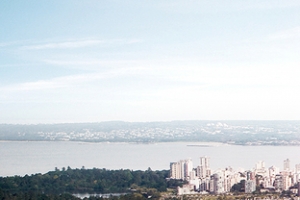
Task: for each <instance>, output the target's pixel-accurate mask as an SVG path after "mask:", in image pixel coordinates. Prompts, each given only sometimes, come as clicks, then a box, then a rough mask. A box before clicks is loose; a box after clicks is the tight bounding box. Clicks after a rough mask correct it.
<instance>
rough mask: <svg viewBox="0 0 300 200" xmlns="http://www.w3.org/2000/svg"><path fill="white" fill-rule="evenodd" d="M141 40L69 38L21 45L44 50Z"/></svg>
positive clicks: (27, 48)
mask: <svg viewBox="0 0 300 200" xmlns="http://www.w3.org/2000/svg"><path fill="white" fill-rule="evenodd" d="M138 42H141V40H139V39H129V40H125V39H115V40H99V39H85V40H70V41H63V42H48V43H41V44H34V45H25V46H22V47H21V49H23V50H44V49H73V48H83V47H91V46H97V45H101V44H133V43H138Z"/></svg>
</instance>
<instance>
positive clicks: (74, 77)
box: [0, 0, 300, 124]
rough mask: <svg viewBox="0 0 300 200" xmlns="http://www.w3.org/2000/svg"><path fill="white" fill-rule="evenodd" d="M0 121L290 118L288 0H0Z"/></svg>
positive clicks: (296, 59) (295, 8)
mask: <svg viewBox="0 0 300 200" xmlns="http://www.w3.org/2000/svg"><path fill="white" fill-rule="evenodd" d="M0 27H1V28H0V30H1V31H0V123H11V124H18V123H21V124H36V123H72V122H101V121H112V120H122V121H135V122H137V121H171V120H300V115H299V113H300V106H299V102H300V92H299V91H300V78H299V77H300V1H299V0H243V1H241V0H199V1H198V0H197V1H196V0H172V1H171V0H151V1H150V0H128V1H124V0H85V1H82V0H64V1H59V0H52V1H41V0H31V1H21V0H3V1H1V3H0Z"/></svg>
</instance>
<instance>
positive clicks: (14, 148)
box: [0, 141, 300, 176]
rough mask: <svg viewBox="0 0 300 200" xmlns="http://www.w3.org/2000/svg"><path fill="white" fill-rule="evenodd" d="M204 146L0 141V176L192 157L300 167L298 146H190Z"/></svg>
mask: <svg viewBox="0 0 300 200" xmlns="http://www.w3.org/2000/svg"><path fill="white" fill-rule="evenodd" d="M189 144H202V143H184V142H180V143H157V144H129V143H85V142H44V141H43V142H33V141H29V142H27V141H22V142H18V141H1V142H0V152H1V157H0V176H12V175H22V176H23V175H25V174H28V175H30V174H35V173H45V172H48V171H51V170H54V169H55V167H58V168H59V169H61V168H62V167H68V166H70V167H71V168H81V167H82V166H84V167H85V168H87V169H88V168H93V167H96V168H107V169H121V168H123V169H133V170H136V169H140V170H146V169H148V167H151V169H153V170H155V169H159V170H160V169H169V164H170V162H174V161H178V160H181V159H186V158H191V159H192V160H193V163H194V166H196V165H198V164H199V157H200V156H209V157H210V159H211V168H212V169H213V170H216V169H218V168H225V167H228V166H231V167H233V168H234V169H238V168H244V169H251V168H253V167H254V166H255V163H256V162H257V161H259V160H263V161H265V163H266V167H270V166H271V165H275V166H277V167H279V168H281V169H282V167H283V160H284V159H287V158H289V159H290V160H291V165H292V167H294V165H295V164H297V163H300V147H298V146H231V145H220V144H212V146H209V147H207V146H188V145H189Z"/></svg>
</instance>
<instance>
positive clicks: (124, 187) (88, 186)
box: [0, 167, 182, 199]
mask: <svg viewBox="0 0 300 200" xmlns="http://www.w3.org/2000/svg"><path fill="white" fill-rule="evenodd" d="M168 176H169V170H162V171H152V170H151V169H150V168H149V169H148V170H146V171H140V170H138V171H132V170H128V169H126V170H124V169H121V170H107V169H96V168H94V169H84V168H82V169H71V168H70V167H68V168H67V169H64V168H63V169H62V170H58V169H56V170H55V171H50V172H48V173H46V174H35V175H31V176H28V175H26V176H24V177H20V176H14V177H0V197H1V195H2V198H3V196H5V195H6V196H9V195H10V196H14V195H15V196H18V195H19V196H20V194H21V195H25V194H27V195H29V194H30V195H35V196H39V195H40V196H41V195H48V196H49V195H50V196H51V195H52V196H53V195H60V196H61V195H63V194H65V193H70V194H77V193H89V194H94V193H97V194H104V193H132V192H139V193H145V194H147V193H149V194H147V195H152V196H153V195H158V192H162V191H166V190H167V188H176V187H177V186H178V185H182V182H181V181H175V180H167V178H168ZM2 198H1V199H2ZM4 199H5V198H4ZM21 199H22V198H21Z"/></svg>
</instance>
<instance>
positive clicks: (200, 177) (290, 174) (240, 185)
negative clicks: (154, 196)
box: [170, 157, 300, 196]
mask: <svg viewBox="0 0 300 200" xmlns="http://www.w3.org/2000/svg"><path fill="white" fill-rule="evenodd" d="M170 178H171V179H180V180H186V181H188V184H186V185H184V186H183V187H181V188H178V194H192V193H202V194H223V193H229V192H230V191H231V190H232V189H233V190H242V191H244V192H245V193H252V192H254V191H256V190H260V191H261V192H264V191H265V192H267V191H268V192H281V191H287V190H290V191H291V192H293V193H296V194H298V191H299V194H298V196H300V184H298V182H299V181H300V164H297V165H296V167H295V169H293V170H292V169H291V167H290V160H289V159H286V160H284V162H283V170H281V171H280V170H279V168H278V167H275V166H271V167H269V168H267V167H265V163H264V162H263V161H259V162H258V163H256V165H255V167H254V168H253V169H251V170H247V171H242V172H241V171H234V170H233V169H232V168H231V167H228V168H226V169H219V170H216V171H212V170H211V168H210V158H209V157H200V163H199V165H198V166H197V167H195V168H194V167H193V162H192V160H191V159H186V160H180V161H178V162H171V163H170ZM233 186H235V188H233ZM298 187H299V189H298Z"/></svg>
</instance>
